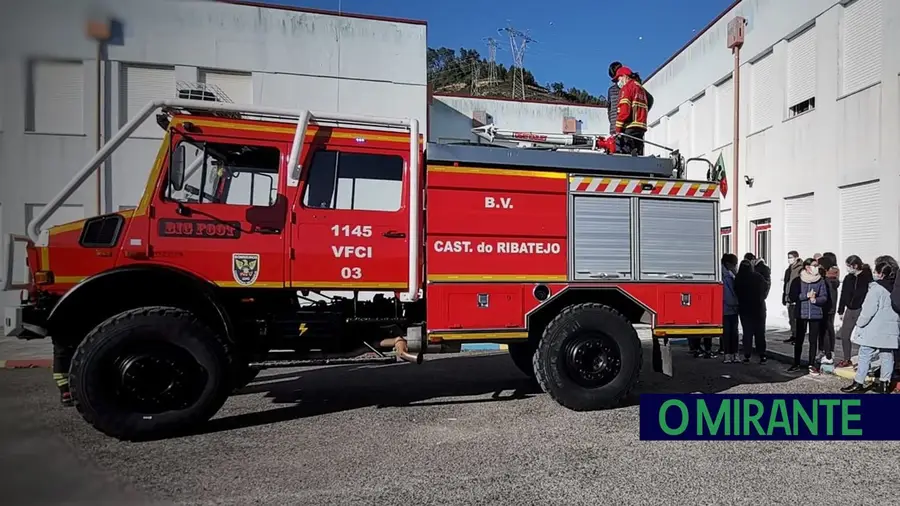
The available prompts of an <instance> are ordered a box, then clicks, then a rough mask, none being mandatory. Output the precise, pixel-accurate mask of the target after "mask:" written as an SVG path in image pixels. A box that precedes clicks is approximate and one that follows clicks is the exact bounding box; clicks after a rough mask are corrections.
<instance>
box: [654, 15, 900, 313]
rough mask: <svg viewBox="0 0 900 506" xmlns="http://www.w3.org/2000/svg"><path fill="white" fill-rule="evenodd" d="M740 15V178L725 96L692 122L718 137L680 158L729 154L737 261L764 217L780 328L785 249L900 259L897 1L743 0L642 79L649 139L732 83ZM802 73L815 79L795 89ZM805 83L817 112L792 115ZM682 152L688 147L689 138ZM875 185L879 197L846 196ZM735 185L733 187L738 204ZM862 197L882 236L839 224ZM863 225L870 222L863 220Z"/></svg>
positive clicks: (772, 303)
mask: <svg viewBox="0 0 900 506" xmlns="http://www.w3.org/2000/svg"><path fill="white" fill-rule="evenodd" d="M736 15H740V16H743V17H745V18H747V22H748V24H747V26H746V39H745V44H744V47H743V49H742V51H741V86H740V96H741V107H740V130H739V134H740V140H741V142H740V148H739V155H740V161H739V163H740V174H741V176H740V179H741V181H735V180H734V176H733V172H732V171H733V169H734V163H733V158H732V157H733V153H734V150H733V144H732V135H731V128H730V127H729V126H728V125H730V123H731V122H732V121H733V116H732V114H733V113H732V108H733V102H732V101H731V100H724V102H723V100H722V97H721V96H720V100H719V103H718V104H717V105H716V106H715V107H713V108H711V109H708V110H707V112H706V113H705V114H697V108H694V114H693V115H692V116H691V120H690V121H691V125H690V126H689V127H688V128H687V129H686V130H687V131H691V132H694V134H695V135H699V134H700V133H704V132H706V129H707V128H709V125H712V127H713V128H714V129H717V130H719V131H717V132H716V134H715V135H714V139H715V140H714V142H713V145H712V146H711V147H710V148H709V149H706V148H705V146H706V144H705V142H704V141H703V140H700V139H693V140H692V142H691V143H690V144H691V146H692V149H691V150H687V153H688V154H690V155H694V156H696V155H704V156H706V157H708V158H710V159H711V160H713V161H714V160H715V158H716V157H718V155H719V154H720V153H722V154H723V155H724V157H725V162H726V169H727V170H728V174H729V187H730V189H731V191H729V194H728V196H727V197H723V202H722V209H723V210H730V209H732V208H735V207H736V208H737V209H738V212H739V214H738V218H739V224H738V239H739V248H738V254H739V255H742V254H743V253H744V252H746V251H750V250H751V249H752V247H753V238H754V235H753V234H752V231H751V223H750V220H752V219H757V218H770V219H771V224H772V229H771V230H772V231H771V255H772V258H771V261H770V265H771V266H772V272H773V288H772V292H771V295H770V298H769V301H768V303H769V315H770V320H772V323H783V322H784V320H783V318H784V317H785V316H786V315H785V313H784V310H783V307H782V305H781V303H780V298H781V291H782V289H781V286H780V282H779V281H778V280H779V279H780V278H781V274H782V273H783V272H784V269H785V267H786V265H785V264H786V257H787V252H788V251H789V250H792V249H795V250H798V251H799V252H800V254H801V255H802V256H804V257H809V256H812V254H813V253H816V252H820V253H821V252H824V251H833V252H834V253H835V254H836V255H837V256H838V259H839V261H840V262H841V267H842V268H843V259H844V258H846V257H847V256H848V255H850V254H858V255H861V256H863V255H864V254H865V255H867V257H864V258H863V260H865V261H867V262H872V261H873V260H874V256H875V255H876V254H890V255H893V256H895V257H898V256H900V255H898V252H900V228H898V227H897V225H896V223H898V219H900V192H898V190H900V188H898V187H900V173H898V171H897V170H896V167H898V166H900V51H897V50H896V48H900V31H898V30H897V29H896V27H897V26H898V25H900V2H894V1H891V0H856V1H855V2H846V1H845V2H840V1H837V0H803V1H798V2H783V1H776V0H743V1H742V2H741V3H739V4H738V5H737V6H735V7H734V8H732V9H731V11H730V12H728V13H726V14H725V15H724V16H723V17H722V18H721V19H719V20H718V21H717V22H715V23H714V24H713V25H712V26H711V27H710V28H709V29H708V30H707V31H705V32H704V33H702V34H701V35H700V36H699V37H698V38H697V39H696V40H694V41H693V42H692V43H691V44H690V45H689V46H688V47H687V49H685V50H684V51H682V52H681V53H679V54H678V55H677V56H675V57H674V58H673V59H672V60H671V61H669V62H668V63H667V64H665V65H664V66H663V67H662V68H661V69H660V70H659V71H658V72H656V73H654V74H653V75H652V76H651V77H650V78H649V79H647V88H648V89H649V90H650V91H651V92H652V93H653V96H654V98H655V99H656V102H655V104H654V108H653V111H651V113H650V116H651V117H650V122H651V123H650V124H651V129H650V131H649V132H648V138H649V139H666V135H667V134H671V132H672V129H670V128H668V127H667V120H668V119H669V118H670V117H671V114H672V113H673V112H674V111H676V110H678V111H683V109H684V107H685V106H686V105H691V100H692V99H694V98H695V97H697V96H698V95H700V94H701V93H704V92H705V95H706V96H707V97H709V96H715V95H716V94H715V91H716V88H715V85H716V84H719V83H721V82H722V81H723V80H725V79H726V78H728V77H730V76H731V72H732V68H733V65H734V58H733V55H732V53H731V51H730V50H728V49H727V47H726V33H727V24H728V22H729V21H730V20H731V19H733V18H734V17H735V16H736ZM807 29H808V30H809V31H810V32H809V35H811V36H812V38H813V40H814V46H813V47H812V48H811V49H810V48H808V47H807V48H802V47H801V48H799V49H798V47H799V46H800V44H796V45H794V47H793V50H792V47H791V46H792V43H793V42H795V41H797V40H803V36H804V35H806V34H805V33H804V31H805V30H807ZM806 40H807V41H808V40H809V39H806ZM892 48H893V50H892ZM800 49H802V50H803V51H800ZM798 52H800V53H801V54H803V55H813V56H812V58H806V59H805V60H803V64H802V65H796V64H795V65H790V64H789V59H794V58H796V57H797V53H798ZM811 60H812V61H811ZM795 61H800V60H795ZM757 64H759V65H760V66H762V67H764V69H763V70H764V71H765V74H766V75H768V79H769V81H768V82H765V83H761V82H760V81H759V80H758V78H757V77H755V76H754V66H755V65H757ZM804 73H805V74H804ZM799 75H808V76H810V77H809V78H807V79H806V82H798V81H797V76H799ZM792 79H793V80H794V81H793V82H792V81H791V80H792ZM754 83H757V84H756V85H754ZM811 85H812V87H813V90H812V93H813V95H814V98H815V108H814V109H812V110H809V111H805V112H800V113H797V112H795V111H792V110H791V107H792V106H794V105H796V104H792V103H788V97H789V94H790V96H792V97H794V99H795V100H799V99H803V98H805V96H806V95H808V94H809V93H808V90H807V89H806V88H808V87H809V86H811ZM754 88H755V89H754ZM682 131H684V130H682ZM680 145H681V147H682V151H686V150H685V149H684V146H685V144H684V142H681V143H680ZM698 169H699V168H698ZM695 175H696V174H695ZM744 175H747V176H749V177H751V178H753V180H754V183H753V186H752V188H751V187H749V186H747V185H746V184H745V183H744V181H743V178H744ZM874 181H877V183H876V184H877V186H878V191H877V192H876V191H871V190H865V189H863V190H856V191H850V190H848V188H852V187H854V186H855V185H859V184H862V183H867V182H874ZM736 187H739V188H736ZM735 189H738V190H739V192H738V193H739V197H738V198H739V202H738V203H739V205H738V206H735V203H734V197H735V193H736V192H735ZM806 194H812V195H813V199H812V200H811V201H812V202H813V204H812V205H813V209H814V213H815V219H814V220H813V222H812V224H811V226H812V227H813V231H812V233H811V234H809V235H808V236H805V237H807V238H806V239H804V240H802V242H803V244H796V243H795V242H796V241H794V242H791V243H788V241H789V240H790V237H788V235H789V232H788V231H786V226H785V225H786V222H787V220H786V216H785V209H786V208H787V209H792V207H790V205H791V204H790V203H787V204H786V199H790V198H796V197H800V196H802V195H806ZM861 196H864V197H865V198H866V199H867V200H871V202H869V203H868V205H867V207H866V214H867V216H868V218H867V219H870V220H877V223H878V224H879V225H878V232H879V233H878V234H877V237H873V234H872V233H871V232H866V231H865V230H860V231H858V232H855V231H849V232H848V229H849V224H848V223H847V219H843V220H842V217H841V209H845V210H847V211H846V212H848V213H849V212H853V213H856V214H855V215H856V216H859V215H860V214H859V213H860V208H859V207H858V206H854V205H851V204H847V203H844V204H842V202H843V201H846V200H847V199H849V198H856V199H859V198H862V197H861ZM763 215H765V216H763ZM857 220H863V219H862V218H857ZM794 221H796V220H794ZM730 223H731V212H730V211H728V212H725V211H723V215H722V226H723V227H724V226H728V225H729V224H730ZM860 227H861V228H863V229H867V228H869V227H871V225H870V224H869V223H861V224H860ZM842 231H843V232H842ZM854 234H855V235H854ZM857 236H860V237H863V239H860V238H857ZM842 270H844V269H842Z"/></svg>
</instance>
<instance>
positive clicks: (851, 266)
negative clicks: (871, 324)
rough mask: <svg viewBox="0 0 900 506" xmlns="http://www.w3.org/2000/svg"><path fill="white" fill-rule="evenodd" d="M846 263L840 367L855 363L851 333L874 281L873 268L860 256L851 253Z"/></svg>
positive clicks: (840, 310) (839, 310)
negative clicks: (852, 358) (870, 285)
mask: <svg viewBox="0 0 900 506" xmlns="http://www.w3.org/2000/svg"><path fill="white" fill-rule="evenodd" d="M845 263H846V265H847V275H846V276H844V281H843V282H842V283H841V285H842V286H843V288H842V289H841V297H840V299H839V300H838V307H837V314H838V315H840V316H841V329H840V330H839V331H838V334H839V335H840V337H841V349H842V351H843V352H844V358H843V360H841V361H840V362H838V365H837V366H838V367H850V366H851V365H853V363H852V362H851V361H850V357H852V356H853V345H852V344H851V342H850V335H851V334H852V333H853V327H855V326H856V320H857V319H858V318H859V312H860V310H861V309H862V303H863V301H864V300H866V294H867V293H869V283H871V282H872V269H870V268H869V266H868V265H866V264H864V263H863V261H862V259H860V258H859V257H858V256H856V255H850V256H849V257H847V260H846V261H845Z"/></svg>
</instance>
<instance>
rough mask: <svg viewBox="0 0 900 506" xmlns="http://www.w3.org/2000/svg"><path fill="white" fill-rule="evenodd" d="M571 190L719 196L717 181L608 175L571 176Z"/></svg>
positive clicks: (671, 195)
mask: <svg viewBox="0 0 900 506" xmlns="http://www.w3.org/2000/svg"><path fill="white" fill-rule="evenodd" d="M569 190H570V191H573V192H587V193H627V194H636V195H660V196H668V197H692V198H708V199H713V198H715V199H717V198H719V185H718V184H716V183H696V182H691V181H666V180H660V181H657V180H647V179H617V178H608V177H586V176H571V177H570V178H569Z"/></svg>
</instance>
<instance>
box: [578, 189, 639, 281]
mask: <svg viewBox="0 0 900 506" xmlns="http://www.w3.org/2000/svg"><path fill="white" fill-rule="evenodd" d="M574 207H575V210H574V214H575V234H574V238H573V240H574V242H575V244H574V250H575V279H610V278H612V279H631V278H632V273H631V199H627V198H620V197H575V203H574Z"/></svg>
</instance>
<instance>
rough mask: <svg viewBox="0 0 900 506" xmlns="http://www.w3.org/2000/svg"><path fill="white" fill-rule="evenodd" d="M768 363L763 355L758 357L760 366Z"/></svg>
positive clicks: (767, 359)
mask: <svg viewBox="0 0 900 506" xmlns="http://www.w3.org/2000/svg"><path fill="white" fill-rule="evenodd" d="M768 361H769V357H767V356H765V355H763V356H761V357H759V363H760V364H765V363H766V362H768Z"/></svg>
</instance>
